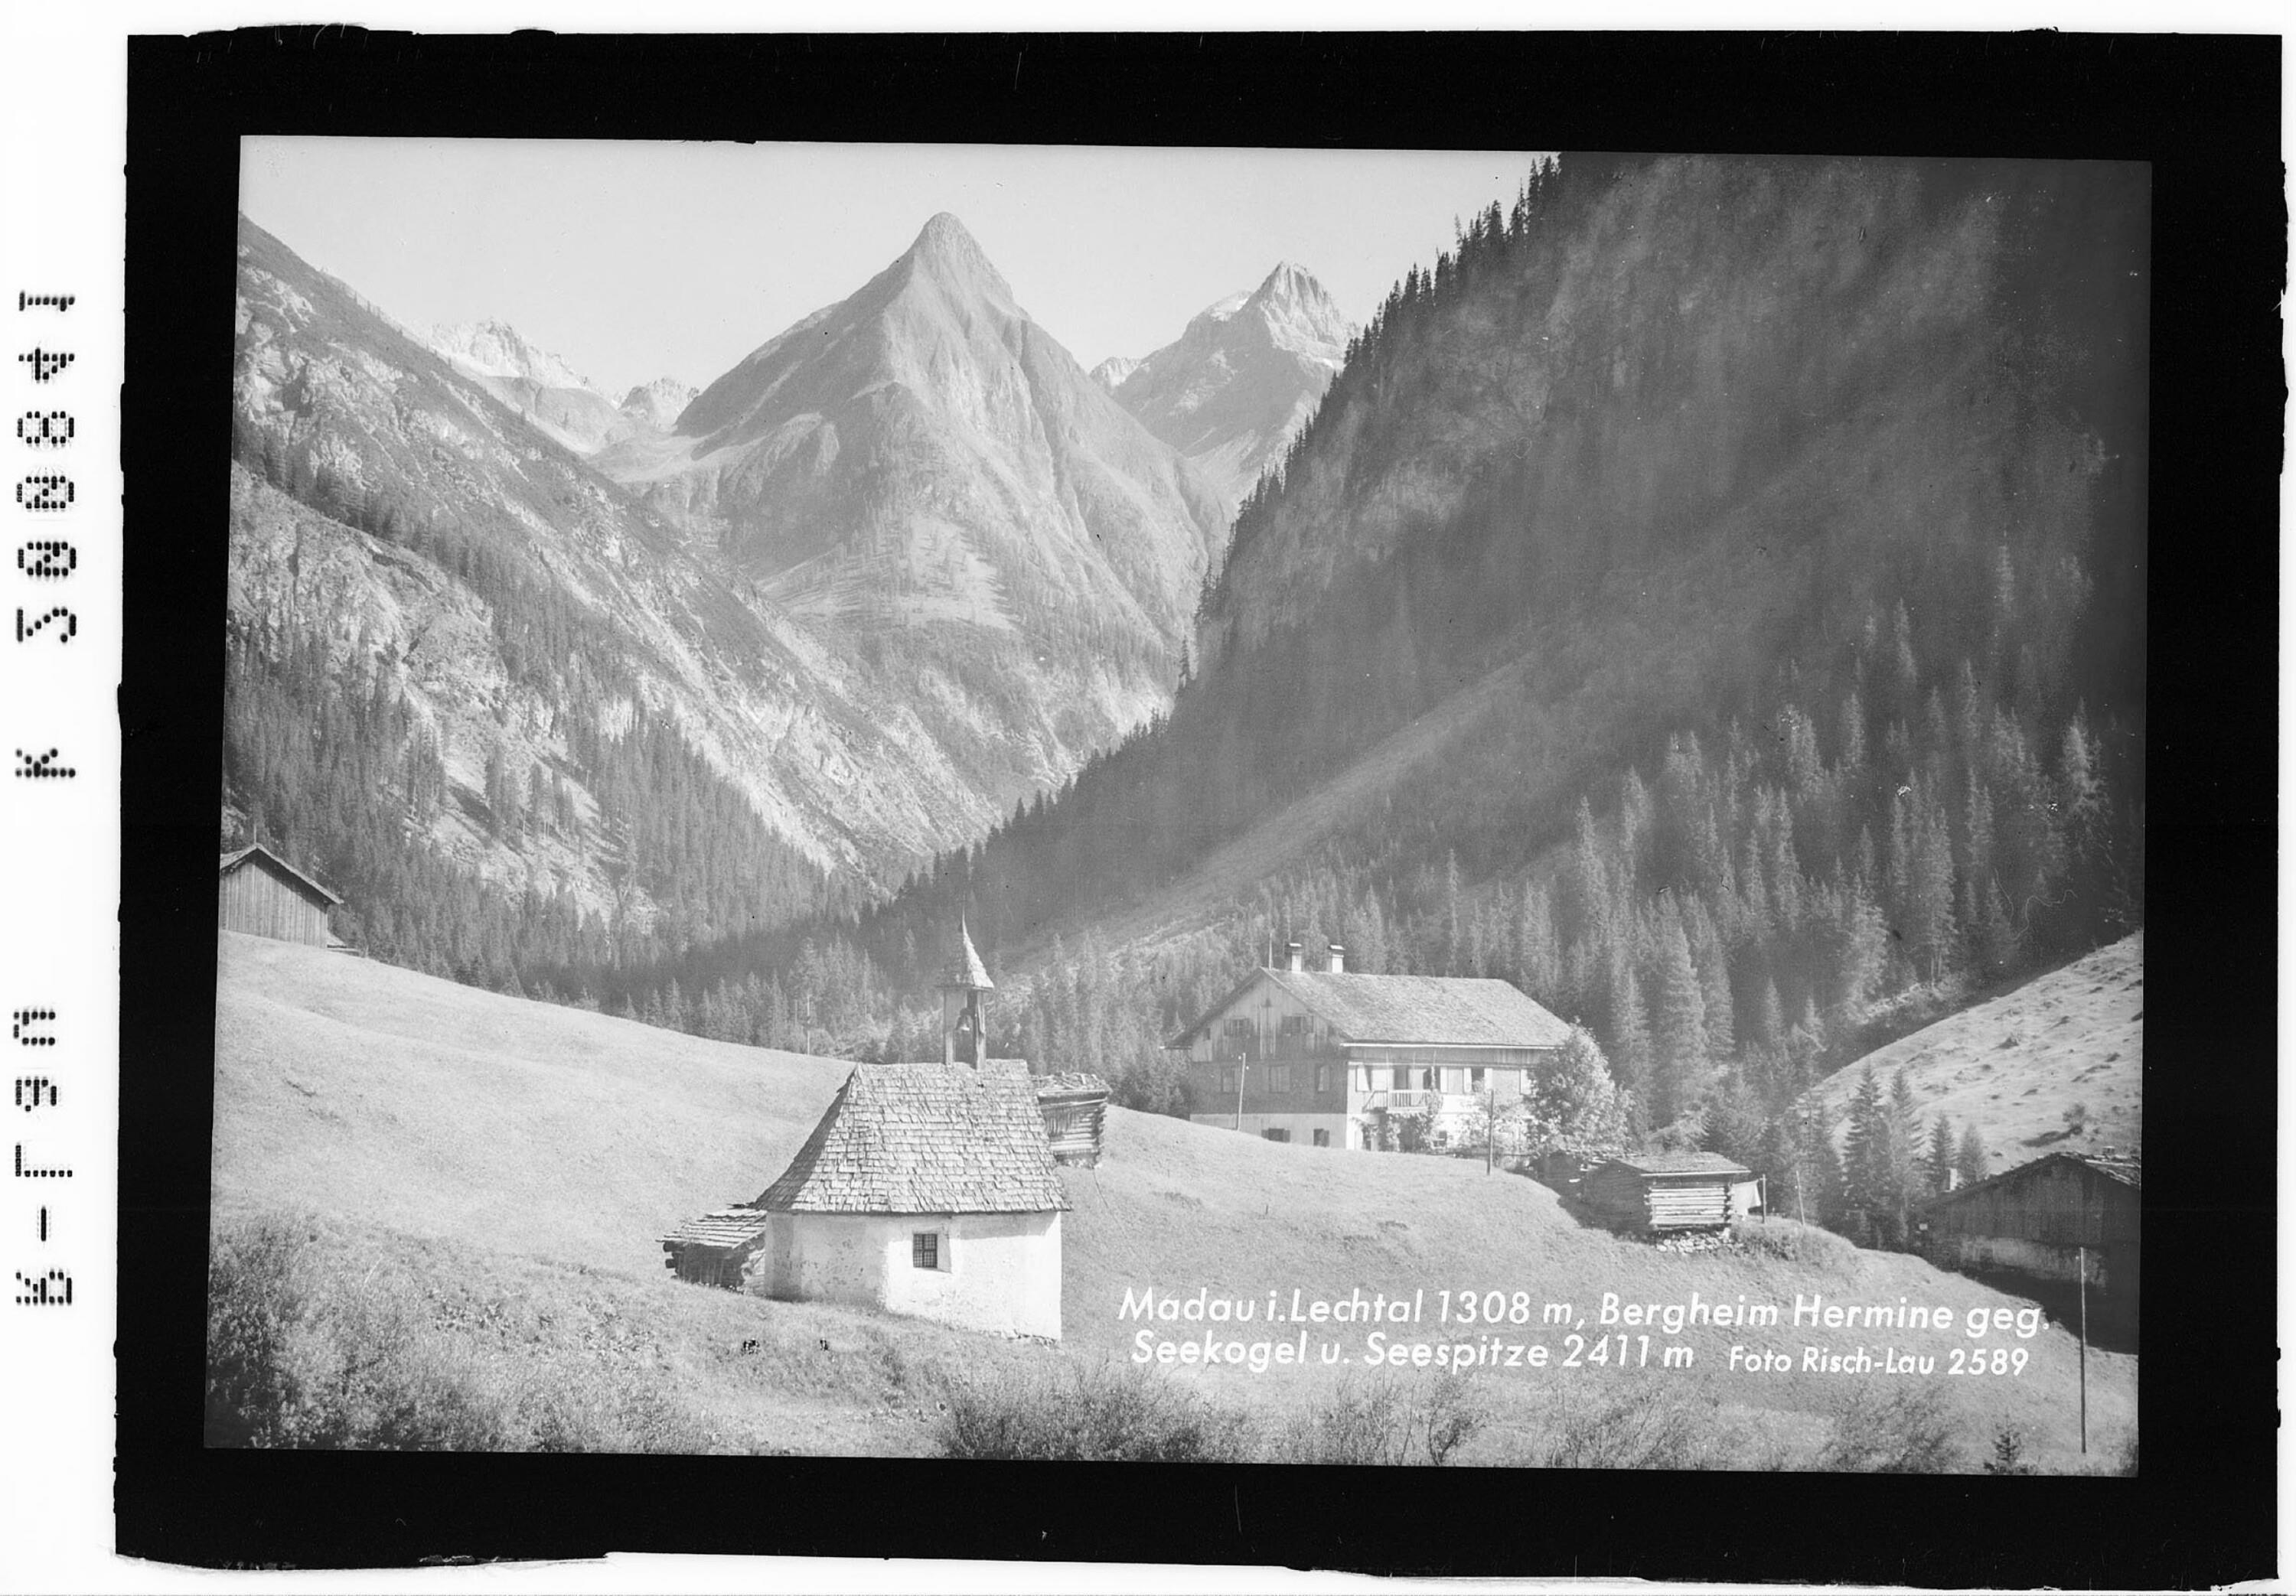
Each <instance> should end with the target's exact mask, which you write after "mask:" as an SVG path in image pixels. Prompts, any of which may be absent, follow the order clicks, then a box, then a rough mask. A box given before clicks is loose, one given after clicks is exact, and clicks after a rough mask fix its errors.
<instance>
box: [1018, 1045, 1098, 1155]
mask: <svg viewBox="0 0 2296 1596" xmlns="http://www.w3.org/2000/svg"><path fill="white" fill-rule="evenodd" d="M1034 1078H1035V1081H1036V1085H1037V1112H1038V1113H1039V1114H1041V1115H1042V1116H1043V1117H1044V1121H1045V1140H1046V1141H1047V1142H1051V1143H1052V1147H1053V1158H1054V1160H1055V1161H1056V1162H1058V1163H1062V1164H1072V1165H1076V1166H1080V1167H1082V1168H1086V1169H1092V1168H1095V1167H1097V1166H1098V1165H1099V1163H1100V1148H1101V1140H1102V1137H1103V1134H1105V1126H1106V1125H1107V1120H1108V1093H1109V1084H1108V1083H1107V1082H1106V1081H1103V1080H1102V1079H1101V1078H1100V1077H1099V1076H1096V1075H1090V1074H1087V1073H1086V1072H1085V1071H1083V1070H1075V1069H1072V1070H1068V1071H1065V1072H1063V1073H1062V1074H1059V1075H1040V1076H1036V1077H1034Z"/></svg>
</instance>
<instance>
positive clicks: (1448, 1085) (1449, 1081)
mask: <svg viewBox="0 0 2296 1596" xmlns="http://www.w3.org/2000/svg"><path fill="white" fill-rule="evenodd" d="M1466 1073H1467V1072H1466V1071H1465V1070H1464V1069H1462V1068H1460V1067H1459V1066H1458V1065H1456V1064H1447V1065H1446V1066H1444V1068H1443V1090H1444V1091H1446V1092H1448V1093H1452V1094H1453V1095H1454V1096H1456V1095H1457V1094H1458V1093H1462V1092H1464V1091H1465V1090H1466V1089H1467V1083H1466V1081H1465V1080H1464V1078H1463V1077H1464V1076H1465V1075H1466ZM1476 1073H1477V1074H1478V1075H1480V1074H1481V1073H1482V1072H1481V1071H1480V1070H1478V1071H1476Z"/></svg>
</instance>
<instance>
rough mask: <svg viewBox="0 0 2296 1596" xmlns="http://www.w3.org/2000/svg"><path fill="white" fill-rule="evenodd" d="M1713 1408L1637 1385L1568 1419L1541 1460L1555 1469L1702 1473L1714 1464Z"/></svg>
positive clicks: (1556, 1429)
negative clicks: (1710, 1439)
mask: <svg viewBox="0 0 2296 1596" xmlns="http://www.w3.org/2000/svg"><path fill="white" fill-rule="evenodd" d="M1711 1409H1712V1404H1709V1403H1694V1402H1685V1401H1684V1400H1683V1399H1682V1398H1680V1397H1677V1396H1675V1395H1670V1394H1669V1393H1667V1392H1666V1391H1665V1390H1663V1389H1662V1388H1661V1387H1658V1386H1655V1385H1652V1384H1648V1383H1637V1384H1635V1385H1632V1386H1629V1387H1627V1388H1625V1389H1624V1390H1620V1391H1618V1392H1616V1393H1614V1394H1613V1395H1610V1396H1608V1397H1607V1398H1605V1399H1603V1401H1602V1402H1600V1403H1599V1404H1596V1405H1595V1407H1594V1408H1593V1410H1592V1411H1591V1412H1588V1411H1580V1412H1571V1413H1568V1414H1566V1415H1565V1416H1564V1417H1562V1419H1560V1420H1558V1421H1557V1422H1556V1423H1555V1425H1554V1434H1553V1435H1552V1436H1549V1438H1548V1439H1547V1441H1546V1445H1545V1446H1544V1448H1543V1449H1542V1450H1541V1452H1540V1453H1539V1455H1538V1462H1539V1463H1540V1465H1541V1466H1543V1467H1546V1468H1549V1469H1698V1468H1705V1467H1709V1466H1710V1465H1711V1462H1712V1461H1713V1460H1712V1459H1711V1458H1710V1456H1709V1449H1708V1447H1707V1445H1706V1436H1707V1435H1708V1433H1709V1430H1710V1424H1711V1420H1712V1418H1713V1414H1712V1412H1711Z"/></svg>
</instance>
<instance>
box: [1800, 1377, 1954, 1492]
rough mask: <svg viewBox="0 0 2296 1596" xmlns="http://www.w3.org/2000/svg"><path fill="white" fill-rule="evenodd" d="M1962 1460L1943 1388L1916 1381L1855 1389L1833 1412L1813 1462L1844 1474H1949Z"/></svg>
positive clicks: (1822, 1467) (1817, 1465)
mask: <svg viewBox="0 0 2296 1596" xmlns="http://www.w3.org/2000/svg"><path fill="white" fill-rule="evenodd" d="M1960 1462H1961V1448H1960V1444H1959V1442H1958V1441H1957V1440H1956V1437H1955V1435H1954V1425H1953V1420H1952V1417H1951V1415H1950V1413H1949V1412H1948V1408H1947V1406H1946V1401H1945V1397H1944V1395H1943V1393H1941V1392H1940V1391H1939V1389H1938V1388H1937V1387H1934V1386H1919V1387H1901V1388H1899V1389H1896V1390H1891V1391H1889V1392H1886V1393H1883V1392H1877V1391H1875V1390H1873V1389H1871V1388H1866V1389H1861V1390H1859V1391H1857V1392H1856V1393H1855V1394H1854V1395H1851V1397H1850V1398H1849V1401H1848V1402H1847V1403H1845V1404H1843V1406H1842V1408H1841V1412H1838V1413H1836V1414H1835V1415H1834V1419H1833V1435H1832V1436H1829V1437H1828V1438H1827V1440H1826V1443H1825V1446H1824V1447H1823V1448H1822V1449H1821V1450H1820V1451H1819V1453H1818V1454H1817V1460H1816V1464H1815V1465H1814V1466H1815V1467H1816V1468H1818V1469H1826V1470H1830V1471H1833V1472H1836V1473H1843V1474H1948V1473H1951V1472H1953V1471H1954V1470H1955V1469H1957V1468H1958V1467H1959V1465H1960Z"/></svg>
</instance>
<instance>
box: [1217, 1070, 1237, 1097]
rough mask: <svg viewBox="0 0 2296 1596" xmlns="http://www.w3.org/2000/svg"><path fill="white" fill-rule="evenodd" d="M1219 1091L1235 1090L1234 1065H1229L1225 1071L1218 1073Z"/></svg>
mask: <svg viewBox="0 0 2296 1596" xmlns="http://www.w3.org/2000/svg"><path fill="white" fill-rule="evenodd" d="M1220 1090H1221V1091H1223V1092H1233V1091H1234V1090H1235V1066H1234V1065H1233V1064H1231V1065H1229V1066H1228V1067H1227V1068H1226V1069H1223V1070H1221V1071H1220Z"/></svg>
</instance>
